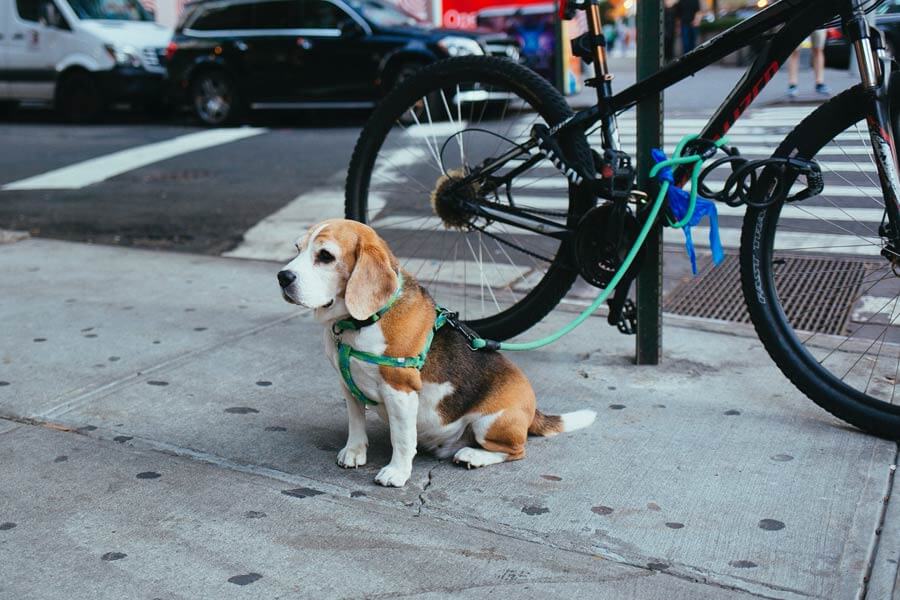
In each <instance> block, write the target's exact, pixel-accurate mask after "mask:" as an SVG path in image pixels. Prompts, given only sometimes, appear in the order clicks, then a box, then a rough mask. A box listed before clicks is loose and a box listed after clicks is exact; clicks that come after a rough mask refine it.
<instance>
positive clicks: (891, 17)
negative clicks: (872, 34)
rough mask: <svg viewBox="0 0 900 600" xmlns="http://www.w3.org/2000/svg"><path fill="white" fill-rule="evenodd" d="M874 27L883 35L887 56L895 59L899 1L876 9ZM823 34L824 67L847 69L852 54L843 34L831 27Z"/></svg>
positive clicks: (898, 47)
mask: <svg viewBox="0 0 900 600" xmlns="http://www.w3.org/2000/svg"><path fill="white" fill-rule="evenodd" d="M875 26H876V27H878V29H879V30H881V32H882V34H883V39H884V45H885V47H886V49H887V52H888V54H889V55H890V56H893V57H897V51H898V50H900V0H888V1H887V2H885V3H884V4H882V5H881V6H879V7H878V9H877V11H876V13H875ZM825 33H826V38H825V66H826V67H828V68H830V69H847V68H849V67H850V62H851V59H852V54H853V52H852V51H851V49H850V44H849V43H847V38H846V37H844V32H843V31H841V28H840V27H832V28H830V29H828V30H826V32H825Z"/></svg>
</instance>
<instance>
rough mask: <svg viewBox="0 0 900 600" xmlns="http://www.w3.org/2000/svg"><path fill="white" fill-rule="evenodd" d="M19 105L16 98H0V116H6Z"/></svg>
mask: <svg viewBox="0 0 900 600" xmlns="http://www.w3.org/2000/svg"><path fill="white" fill-rule="evenodd" d="M18 107H19V102H18V101H16V100H0V117H8V116H9V115H11V114H12V113H13V112H15V110H16V109H17V108H18Z"/></svg>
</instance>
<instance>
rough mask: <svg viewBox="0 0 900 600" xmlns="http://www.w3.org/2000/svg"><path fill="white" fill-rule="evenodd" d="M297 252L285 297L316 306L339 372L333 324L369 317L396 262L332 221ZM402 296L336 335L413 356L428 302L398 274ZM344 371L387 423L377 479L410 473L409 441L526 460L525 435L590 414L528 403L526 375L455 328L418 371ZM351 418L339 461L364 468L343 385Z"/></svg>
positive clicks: (424, 329) (358, 413)
mask: <svg viewBox="0 0 900 600" xmlns="http://www.w3.org/2000/svg"><path fill="white" fill-rule="evenodd" d="M296 246H297V252H298V254H297V257H296V258H294V259H293V260H292V261H291V262H289V263H288V264H287V265H286V266H285V267H284V270H283V271H281V272H280V273H279V277H278V279H279V282H280V284H281V286H282V294H283V296H284V298H285V300H287V301H288V302H291V303H293V304H299V305H301V306H306V307H308V308H311V309H313V311H314V315H315V318H316V320H317V321H319V322H320V323H322V324H323V325H325V348H326V352H327V354H328V357H329V358H330V360H331V362H332V364H334V366H335V368H337V352H336V346H335V343H334V340H333V338H332V334H331V325H332V324H333V323H334V322H335V321H337V320H340V319H343V318H346V317H347V316H348V315H350V316H352V317H354V318H356V319H366V318H368V317H369V316H371V315H372V314H374V313H375V312H376V311H377V310H379V309H380V308H381V307H383V306H384V305H385V304H387V302H388V300H389V299H390V297H391V295H392V294H393V293H394V291H395V290H396V289H397V285H398V278H397V273H398V269H399V264H398V262H397V259H396V257H395V256H394V255H393V254H392V253H391V251H390V249H389V248H388V246H387V244H386V243H385V242H384V240H382V239H381V238H380V237H379V236H378V235H377V234H376V233H375V231H374V230H373V229H372V228H370V227H368V226H366V225H363V224H361V223H357V222H354V221H345V220H338V219H335V220H330V221H324V222H322V223H319V224H317V225H315V226H313V227H311V228H310V230H309V231H308V232H307V233H306V235H304V236H303V237H302V238H300V240H298V242H297V244H296ZM403 277H404V287H403V293H402V295H401V296H400V297H399V299H398V300H397V302H396V303H395V304H394V305H393V307H392V308H391V309H390V310H389V311H387V312H386V313H385V314H384V316H383V317H382V318H381V319H380V320H379V321H378V322H376V323H374V324H372V325H369V326H367V327H364V328H362V329H361V330H359V331H346V332H344V333H343V334H342V336H343V337H342V339H343V341H344V342H345V343H348V344H350V345H351V346H352V347H353V348H356V349H357V350H362V351H365V352H371V353H374V354H384V355H388V356H416V355H417V354H419V353H420V352H421V351H422V349H423V347H424V345H425V340H426V338H427V336H428V334H429V332H430V331H431V329H432V328H433V326H434V317H435V305H434V301H433V300H432V299H431V297H430V296H429V295H428V292H426V291H425V290H424V289H423V288H422V287H421V286H420V285H419V284H418V282H417V281H416V280H415V279H414V278H413V277H412V276H411V275H409V274H408V273H406V272H404V274H403ZM350 372H351V374H352V375H353V379H354V381H355V382H356V384H357V385H358V386H359V388H360V389H361V390H362V391H363V393H364V394H365V395H366V396H368V397H369V398H370V399H372V400H374V401H375V402H377V403H378V405H377V406H375V407H374V408H375V410H376V411H377V412H378V414H379V415H380V416H381V418H382V419H384V420H385V421H386V422H387V423H388V425H389V426H390V438H391V446H392V448H393V454H392V456H391V461H390V463H388V465H387V466H385V467H384V468H383V469H381V471H380V472H379V473H378V475H377V476H376V477H375V481H376V482H377V483H380V484H381V485H385V486H395V487H402V486H403V485H405V484H406V481H407V480H408V479H409V476H410V473H411V471H412V461H413V457H414V456H415V454H416V447H417V446H420V447H422V448H424V449H427V450H430V451H431V452H433V453H434V454H436V455H437V456H438V457H441V458H446V457H450V456H452V457H453V460H454V462H457V463H464V464H466V465H467V466H468V467H484V466H487V465H492V464H496V463H500V462H503V461H507V460H519V459H521V458H523V457H524V456H525V442H526V439H527V437H528V434H533V435H543V436H549V435H554V434H557V433H560V432H563V431H571V430H573V429H579V428H581V427H586V426H587V425H590V424H591V423H592V422H593V420H594V418H595V416H596V413H594V412H593V411H590V410H580V411H575V412H572V413H567V414H564V415H561V416H555V415H545V414H543V413H541V412H540V411H538V410H536V408H535V396H534V390H532V388H531V384H530V383H529V382H528V379H527V378H526V377H525V375H524V374H523V373H522V371H520V370H519V368H518V367H516V366H515V365H514V364H513V363H512V362H510V361H509V360H508V359H507V358H506V357H505V356H504V355H503V354H501V353H498V352H488V351H482V352H472V351H471V350H469V348H468V345H467V343H466V340H465V338H464V337H463V336H462V334H460V333H459V332H458V331H456V330H455V329H453V328H452V327H449V326H444V327H443V328H441V329H440V330H438V332H437V333H436V335H435V338H434V343H433V345H432V347H431V351H430V352H429V354H428V358H427V360H426V362H425V366H424V368H423V369H422V370H421V371H418V370H416V369H412V368H409V369H404V368H395V367H381V366H378V365H372V364H368V363H364V362H360V361H357V360H353V361H351V367H350ZM342 388H344V389H343V391H344V396H345V397H346V401H347V411H348V413H349V417H350V424H349V434H348V436H347V444H346V446H345V447H344V448H343V449H342V450H341V451H340V452H338V456H337V462H338V464H339V465H340V466H342V467H347V468H349V467H359V466H362V465H364V464H366V449H367V447H368V438H367V436H366V420H365V407H364V406H362V405H361V404H360V403H359V402H358V401H357V400H355V399H354V398H353V397H352V396H351V395H350V394H349V392H348V391H347V389H346V386H342Z"/></svg>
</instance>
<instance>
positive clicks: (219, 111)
mask: <svg viewBox="0 0 900 600" xmlns="http://www.w3.org/2000/svg"><path fill="white" fill-rule="evenodd" d="M191 103H192V105H193V107H194V112H195V113H196V115H197V118H199V119H200V120H201V121H203V123H204V124H206V125H212V126H219V125H232V124H234V123H235V122H237V120H238V119H239V118H240V116H241V113H242V112H243V104H242V100H241V97H240V93H239V92H238V89H237V85H235V83H234V80H233V79H232V78H231V77H230V76H229V75H228V74H227V73H226V72H225V71H222V70H210V71H204V72H202V73H200V74H199V75H197V76H196V77H195V78H194V80H193V81H192V82H191Z"/></svg>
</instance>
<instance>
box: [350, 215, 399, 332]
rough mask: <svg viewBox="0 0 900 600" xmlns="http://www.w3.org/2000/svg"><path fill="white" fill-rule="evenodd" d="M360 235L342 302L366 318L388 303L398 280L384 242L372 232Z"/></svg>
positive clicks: (356, 315) (351, 314) (357, 316)
mask: <svg viewBox="0 0 900 600" xmlns="http://www.w3.org/2000/svg"><path fill="white" fill-rule="evenodd" d="M366 233H367V234H363V235H360V237H359V241H358V243H357V246H356V265H355V266H354V267H353V272H352V273H350V279H349V280H348V281H347V289H346V291H345V292H344V302H345V303H346V304H347V310H348V311H349V312H350V316H351V317H353V318H354V319H368V318H369V317H371V316H372V315H373V314H375V313H376V312H377V311H378V310H379V309H380V308H381V307H383V306H384V305H385V304H387V303H388V301H389V300H390V299H391V296H392V295H393V294H394V292H395V291H396V290H397V285H398V284H399V280H398V279H397V273H396V272H395V271H394V266H393V265H392V262H393V261H392V260H391V254H390V252H389V251H388V249H387V246H386V245H385V243H384V242H383V241H381V239H380V238H379V237H378V236H377V235H375V233H374V232H371V231H370V232H366Z"/></svg>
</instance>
